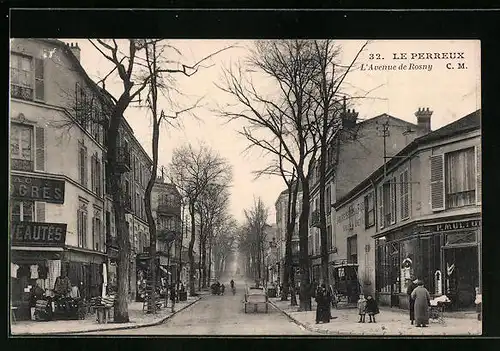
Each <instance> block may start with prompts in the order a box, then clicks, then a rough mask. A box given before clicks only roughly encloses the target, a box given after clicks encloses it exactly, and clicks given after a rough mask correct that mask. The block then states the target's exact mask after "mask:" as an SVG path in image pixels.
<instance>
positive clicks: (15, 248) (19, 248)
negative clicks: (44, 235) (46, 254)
mask: <svg viewBox="0 0 500 351" xmlns="http://www.w3.org/2000/svg"><path fill="white" fill-rule="evenodd" d="M11 250H19V251H56V252H62V251H64V249H63V248H62V247H44V246H40V247H34V246H33V247H31V246H11Z"/></svg>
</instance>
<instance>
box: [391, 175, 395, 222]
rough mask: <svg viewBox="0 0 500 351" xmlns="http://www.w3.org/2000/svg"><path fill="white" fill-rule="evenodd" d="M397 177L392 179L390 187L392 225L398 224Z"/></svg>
mask: <svg viewBox="0 0 500 351" xmlns="http://www.w3.org/2000/svg"><path fill="white" fill-rule="evenodd" d="M396 184H397V183H396V177H393V178H392V182H391V185H390V195H391V224H394V223H396V215H397V211H396V209H397V208H396V197H397V192H396Z"/></svg>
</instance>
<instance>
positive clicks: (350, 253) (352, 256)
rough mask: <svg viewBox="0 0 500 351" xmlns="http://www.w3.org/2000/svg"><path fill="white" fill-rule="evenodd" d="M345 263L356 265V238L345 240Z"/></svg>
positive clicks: (355, 236)
mask: <svg viewBox="0 0 500 351" xmlns="http://www.w3.org/2000/svg"><path fill="white" fill-rule="evenodd" d="M347 262H348V263H358V236H357V235H353V236H351V237H348V238H347Z"/></svg>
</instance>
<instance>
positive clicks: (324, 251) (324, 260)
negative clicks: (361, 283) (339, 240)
mask: <svg viewBox="0 0 500 351" xmlns="http://www.w3.org/2000/svg"><path fill="white" fill-rule="evenodd" d="M325 139H326V136H325ZM326 146H327V145H326V140H324V143H323V140H322V143H321V157H320V164H319V172H320V173H319V174H320V176H319V218H320V238H321V239H320V240H321V275H322V280H323V283H325V284H326V286H328V285H330V283H329V274H328V235H329V234H328V232H327V230H326V208H325V207H326V203H327V201H326V200H327V199H325V192H326V151H327V150H326ZM330 203H331V199H328V206H331V204H330Z"/></svg>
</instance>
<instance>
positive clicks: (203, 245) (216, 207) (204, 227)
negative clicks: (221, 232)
mask: <svg viewBox="0 0 500 351" xmlns="http://www.w3.org/2000/svg"><path fill="white" fill-rule="evenodd" d="M228 201H229V192H228V190H227V186H226V185H221V184H210V185H209V186H207V187H206V189H205V191H203V193H202V195H201V196H200V201H199V202H198V206H197V211H198V213H199V214H200V234H201V235H200V263H201V264H200V267H199V269H200V277H201V279H200V281H201V286H202V287H204V288H205V287H207V286H208V280H207V278H208V277H207V273H209V272H207V249H208V250H209V251H210V249H211V247H210V246H211V244H212V240H211V239H212V238H213V236H214V229H215V226H216V225H217V224H218V222H220V221H224V220H226V218H227V215H226V213H227V210H228ZM208 253H209V252H208ZM209 257H210V256H209Z"/></svg>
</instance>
